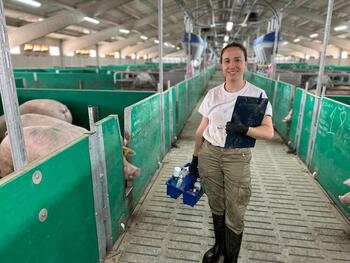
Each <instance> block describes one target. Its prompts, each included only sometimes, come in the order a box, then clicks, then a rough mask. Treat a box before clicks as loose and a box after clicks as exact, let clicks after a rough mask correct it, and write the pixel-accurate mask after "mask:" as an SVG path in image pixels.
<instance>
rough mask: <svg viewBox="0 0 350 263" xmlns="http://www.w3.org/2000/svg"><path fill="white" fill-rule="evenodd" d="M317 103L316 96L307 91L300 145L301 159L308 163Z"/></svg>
mask: <svg viewBox="0 0 350 263" xmlns="http://www.w3.org/2000/svg"><path fill="white" fill-rule="evenodd" d="M314 104H315V96H314V95H312V94H311V93H307V95H306V100H305V107H304V118H303V125H302V130H301V135H300V146H299V153H298V155H299V157H300V159H301V160H302V161H303V162H304V163H306V160H307V152H308V148H309V138H310V132H311V121H312V114H313V109H314Z"/></svg>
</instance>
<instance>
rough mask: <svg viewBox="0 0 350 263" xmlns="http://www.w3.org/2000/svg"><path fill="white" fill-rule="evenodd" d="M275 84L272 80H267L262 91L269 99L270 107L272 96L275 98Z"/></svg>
mask: <svg viewBox="0 0 350 263" xmlns="http://www.w3.org/2000/svg"><path fill="white" fill-rule="evenodd" d="M275 83H276V82H275V81H274V80H271V79H267V80H266V84H265V85H266V86H265V87H264V88H263V90H265V92H266V95H267V97H268V98H269V101H270V103H271V105H272V103H273V100H274V96H275V94H274V92H275Z"/></svg>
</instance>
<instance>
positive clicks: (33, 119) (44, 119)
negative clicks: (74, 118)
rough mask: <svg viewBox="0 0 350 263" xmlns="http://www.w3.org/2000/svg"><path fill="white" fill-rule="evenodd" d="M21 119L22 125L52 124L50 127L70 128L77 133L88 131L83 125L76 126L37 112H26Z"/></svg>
mask: <svg viewBox="0 0 350 263" xmlns="http://www.w3.org/2000/svg"><path fill="white" fill-rule="evenodd" d="M21 120H22V127H28V126H50V127H56V128H60V129H63V130H69V131H70V132H72V133H77V134H78V135H81V134H82V133H87V132H88V130H86V129H84V128H82V127H79V126H75V125H73V124H70V123H68V122H65V121H62V120H60V119H56V118H53V117H50V116H46V115H41V114H35V113H28V114H24V115H22V116H21Z"/></svg>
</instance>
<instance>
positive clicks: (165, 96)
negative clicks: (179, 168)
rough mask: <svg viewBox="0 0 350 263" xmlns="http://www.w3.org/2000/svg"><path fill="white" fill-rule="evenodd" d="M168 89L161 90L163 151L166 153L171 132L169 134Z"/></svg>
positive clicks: (169, 144) (169, 145)
mask: <svg viewBox="0 0 350 263" xmlns="http://www.w3.org/2000/svg"><path fill="white" fill-rule="evenodd" d="M169 96H170V91H169V89H168V90H166V91H165V92H163V112H164V143H165V153H167V152H168V151H169V150H170V148H171V134H170V118H169V113H170V105H169Z"/></svg>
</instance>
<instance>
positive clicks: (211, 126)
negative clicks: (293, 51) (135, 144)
mask: <svg viewBox="0 0 350 263" xmlns="http://www.w3.org/2000/svg"><path fill="white" fill-rule="evenodd" d="M220 64H221V68H222V72H223V74H224V77H225V82H224V83H223V84H221V85H220V86H218V87H215V88H213V89H211V90H210V91H209V92H208V94H207V95H206V96H205V98H204V100H203V102H202V104H201V105H200V107H199V110H198V111H199V113H200V114H201V115H202V120H201V123H200V124H199V126H198V128H197V131H196V135H195V147H194V152H193V159H192V162H191V165H190V171H191V172H196V171H197V166H198V170H199V175H200V177H201V180H202V184H203V188H204V190H205V193H206V194H207V196H208V201H209V206H210V209H211V212H212V215H213V223H214V234H215V245H214V246H213V247H212V248H211V249H209V250H208V251H207V252H206V253H205V255H204V257H203V262H206V263H207V262H218V261H219V259H220V257H221V255H222V254H223V255H224V262H225V263H232V262H237V259H238V254H239V250H240V247H241V241H242V233H243V228H244V214H245V211H246V208H247V205H248V202H249V199H250V196H251V178H250V159H251V151H250V148H224V146H225V140H226V136H227V134H229V135H230V136H236V135H237V134H244V135H247V136H250V137H253V138H255V139H271V138H272V137H273V133H274V130H273V125H272V118H271V116H272V108H271V104H270V103H268V105H267V107H266V111H265V115H264V117H263V120H262V123H261V125H260V126H258V127H246V126H245V125H243V124H242V123H241V122H240V120H239V118H236V119H235V120H234V122H231V121H230V120H231V116H232V112H233V109H234V106H235V102H236V100H237V97H238V96H249V97H259V96H260V95H261V94H262V97H263V98H266V93H265V92H264V91H263V90H262V89H259V88H257V87H255V86H254V85H253V84H251V83H249V82H247V81H245V80H244V79H243V75H244V71H245V69H246V68H247V51H246V49H245V48H244V47H243V46H242V45H241V44H239V43H231V44H228V45H227V46H226V47H225V48H223V49H222V51H221V56H220Z"/></svg>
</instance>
